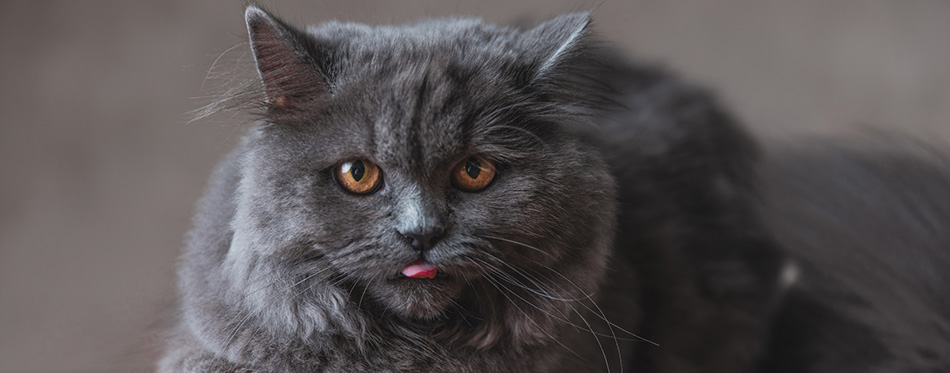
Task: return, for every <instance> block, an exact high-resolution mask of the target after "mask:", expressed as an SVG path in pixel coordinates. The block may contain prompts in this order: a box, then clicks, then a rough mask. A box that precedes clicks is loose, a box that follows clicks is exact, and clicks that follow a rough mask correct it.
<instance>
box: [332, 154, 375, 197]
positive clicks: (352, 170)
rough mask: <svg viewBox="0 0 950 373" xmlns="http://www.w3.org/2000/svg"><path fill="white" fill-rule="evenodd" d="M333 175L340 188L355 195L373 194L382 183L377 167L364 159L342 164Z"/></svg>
mask: <svg viewBox="0 0 950 373" xmlns="http://www.w3.org/2000/svg"><path fill="white" fill-rule="evenodd" d="M335 173H336V180H337V182H339V183H340V186H342V187H343V189H346V190H347V191H349V192H351V193H356V194H369V193H372V192H375V191H376V189H378V188H379V184H381V182H382V181H383V175H382V172H381V171H380V169H379V166H377V165H376V164H375V163H373V162H370V161H367V160H365V159H357V160H355V161H351V162H343V163H342V164H340V165H339V166H337V167H336V170H335Z"/></svg>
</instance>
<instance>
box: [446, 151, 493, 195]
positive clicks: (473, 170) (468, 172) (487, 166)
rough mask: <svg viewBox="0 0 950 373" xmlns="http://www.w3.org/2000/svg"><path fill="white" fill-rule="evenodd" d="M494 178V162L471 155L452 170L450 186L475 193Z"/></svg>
mask: <svg viewBox="0 0 950 373" xmlns="http://www.w3.org/2000/svg"><path fill="white" fill-rule="evenodd" d="M494 178H495V162H492V161H491V160H490V159H488V158H485V157H483V156H480V155H473V156H471V157H468V158H467V159H465V160H463V161H461V162H459V164H457V165H455V167H454V168H453V169H452V184H454V185H455V187H456V188H459V189H461V190H464V191H466V192H477V191H480V190H482V189H485V187H487V186H488V184H490V183H491V181H492V180H493V179H494Z"/></svg>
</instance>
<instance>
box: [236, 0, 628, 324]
mask: <svg viewBox="0 0 950 373" xmlns="http://www.w3.org/2000/svg"><path fill="white" fill-rule="evenodd" d="M246 21H247V26H248V30H249V33H250V45H251V48H252V50H253V53H254V57H255V61H256V64H257V68H258V71H259V74H260V80H261V82H262V83H263V84H262V87H263V89H262V93H263V95H262V96H263V97H264V98H263V101H262V102H260V104H261V105H260V107H261V108H262V112H261V114H262V116H263V120H262V121H261V125H259V126H258V127H257V128H255V129H254V130H253V131H252V132H251V134H250V135H249V136H248V137H247V138H246V139H245V141H244V142H243V144H242V145H241V150H240V151H241V152H243V154H242V158H241V159H242V161H241V162H242V163H241V165H242V168H241V169H242V174H241V181H240V185H239V187H238V193H237V197H236V198H237V213H236V216H235V218H234V220H233V222H232V229H233V231H234V236H233V240H232V243H231V247H230V251H229V252H228V254H227V259H226V267H225V270H226V271H227V273H228V275H229V276H230V278H231V279H232V282H233V284H234V289H236V290H235V291H239V292H240V291H245V292H246V293H247V294H245V296H246V297H247V298H248V299H250V300H251V301H250V302H251V303H254V304H256V305H257V307H258V308H259V312H262V313H267V312H271V313H277V312H280V311H279V309H292V310H293V312H295V315H296V316H295V317H298V318H299V317H303V316H301V314H302V313H306V312H314V313H320V312H322V314H321V315H319V316H313V315H310V316H308V317H311V318H315V319H320V318H324V319H326V318H332V317H335V316H336V315H337V314H336V313H346V312H350V311H351V310H353V309H357V308H358V307H361V308H375V309H376V310H377V311H382V313H384V314H388V315H395V316H397V317H404V318H412V319H423V320H424V319H430V320H431V319H434V318H439V317H443V316H445V314H446V313H447V310H449V309H451V308H453V307H459V306H460V305H462V304H464V305H469V306H471V305H473V304H474V303H478V302H479V300H478V299H475V298H477V297H478V296H479V295H478V293H479V292H483V293H484V292H487V293H494V294H495V295H498V298H497V299H494V298H484V297H486V296H487V297H491V296H492V295H484V294H483V295H481V296H482V297H483V298H482V301H484V302H498V301H499V300H500V301H502V302H506V301H504V299H505V298H504V297H502V296H501V295H504V296H505V297H509V298H513V297H514V294H501V295H499V294H497V293H505V292H506V289H510V291H511V292H515V293H519V292H520V293H524V289H519V288H518V287H517V285H516V283H520V284H521V285H523V286H524V287H526V288H534V289H535V290H536V291H539V292H545V293H548V292H550V291H552V290H551V289H547V288H546V286H547V285H548V284H550V285H552V286H553V285H555V284H563V285H559V286H560V288H561V289H562V290H563V291H564V294H562V295H566V294H567V293H570V294H581V293H582V291H590V290H591V289H592V288H593V287H594V286H595V285H594V284H595V283H596V282H597V280H598V279H599V278H600V275H599V273H600V271H601V270H602V267H603V265H604V261H605V259H606V255H607V254H606V253H607V247H608V246H609V242H610V236H611V235H610V233H611V230H612V229H613V224H614V223H613V220H614V218H615V217H614V215H615V206H614V204H615V201H614V185H613V184H614V182H613V179H612V178H611V177H610V176H609V173H608V171H607V169H606V166H605V164H604V163H603V161H602V160H601V158H600V156H599V155H598V153H597V152H596V151H593V150H592V149H591V148H590V147H588V146H587V145H585V144H584V143H583V141H581V140H580V139H579V138H578V136H576V135H575V132H576V129H577V128H578V127H583V126H589V125H590V124H585V120H584V116H583V112H584V111H585V110H586V109H587V108H588V107H589V104H590V103H591V102H592V101H594V100H593V99H592V98H594V97H595V96H597V95H596V94H595V93H594V92H591V91H588V87H589V85H585V84H584V83H583V82H584V77H583V76H582V75H583V71H585V69H586V68H588V67H589V66H587V65H585V63H586V62H585V61H586V60H585V58H584V53H585V48H586V46H587V44H588V40H587V37H588V36H587V27H588V23H589V15H588V14H586V13H579V14H571V15H566V16H562V17H558V18H555V19H553V20H551V21H548V22H545V23H543V24H541V25H539V26H537V27H535V28H533V29H529V30H518V29H513V28H501V27H496V26H492V25H486V24H483V23H481V22H480V21H477V20H471V19H441V20H432V21H426V22H423V23H419V24H415V25H410V26H400V27H371V26H365V25H358V24H343V23H329V24H325V25H322V26H320V27H315V28H309V29H307V30H306V31H301V30H298V29H295V28H294V27H292V26H290V25H287V24H286V23H284V22H282V21H280V20H279V19H277V18H275V17H273V16H272V15H270V14H268V13H267V12H265V11H263V10H260V9H258V8H256V7H253V6H252V7H250V8H248V10H247V13H246ZM413 264H416V267H411V265H413ZM429 269H434V271H433V272H434V273H435V277H434V278H410V277H408V276H409V275H412V274H414V273H416V272H418V271H420V270H429ZM562 278H563V279H562ZM564 280H567V282H565V281H564ZM535 281H536V282H538V283H535V284H533V285H532V284H531V283H532V282H535ZM568 283H570V285H567V284H568ZM480 287H482V288H480ZM261 288H267V290H264V291H260V290H259V289H261ZM483 288H484V289H483ZM321 289H322V290H321ZM328 289H329V290H328ZM486 289H487V290H486ZM324 290H326V291H324ZM516 290H517V291H516ZM487 293H486V294H487ZM520 293H519V294H520ZM529 293H530V292H529ZM529 293H526V294H529ZM529 295H530V294H529ZM519 296H520V295H519ZM279 297H283V298H280V299H275V298H279ZM474 307H478V305H477V304H476V305H474ZM327 309H332V310H334V311H333V312H327V311H326V310H327ZM348 310H350V311H348ZM334 312H336V313H334ZM453 312H455V311H453ZM273 319H274V320H278V319H281V317H278V316H274V317H273ZM281 320H282V319H281Z"/></svg>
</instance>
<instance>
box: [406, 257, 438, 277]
mask: <svg viewBox="0 0 950 373" xmlns="http://www.w3.org/2000/svg"><path fill="white" fill-rule="evenodd" d="M436 272H437V271H436V268H435V266H434V265H432V264H430V263H426V262H425V261H424V260H420V261H417V262H415V263H412V264H410V265H408V266H406V268H403V269H402V274H403V275H405V276H406V277H411V278H435V274H436Z"/></svg>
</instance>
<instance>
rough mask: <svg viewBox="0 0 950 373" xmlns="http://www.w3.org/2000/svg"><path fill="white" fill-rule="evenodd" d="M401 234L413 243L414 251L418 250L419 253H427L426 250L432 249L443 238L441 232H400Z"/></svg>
mask: <svg viewBox="0 0 950 373" xmlns="http://www.w3.org/2000/svg"><path fill="white" fill-rule="evenodd" d="M400 233H401V234H402V235H403V236H405V237H406V238H408V239H410V240H411V241H412V242H411V243H410V244H411V245H412V248H413V249H416V250H419V251H425V250H429V249H431V248H432V246H434V245H435V243H436V242H438V241H439V239H440V238H442V231H441V230H438V231H429V232H407V233H402V232H400Z"/></svg>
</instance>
